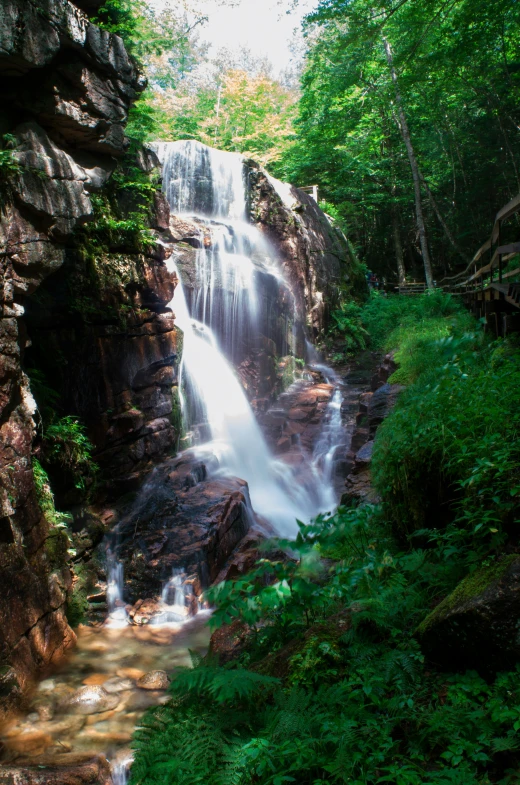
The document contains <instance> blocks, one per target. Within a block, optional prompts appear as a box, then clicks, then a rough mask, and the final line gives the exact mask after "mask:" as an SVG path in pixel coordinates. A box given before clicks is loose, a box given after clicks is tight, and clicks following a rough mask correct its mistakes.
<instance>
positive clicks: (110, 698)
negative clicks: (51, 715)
mask: <svg viewBox="0 0 520 785" xmlns="http://www.w3.org/2000/svg"><path fill="white" fill-rule="evenodd" d="M118 703H119V698H118V696H117V695H109V694H108V692H105V690H104V689H103V687H100V686H97V685H93V686H88V687H80V688H79V690H76V692H74V693H73V694H72V695H71V696H70V697H67V698H65V700H64V701H62V703H61V704H60V707H59V708H60V709H61V710H62V711H67V712H72V713H74V714H98V713H100V712H103V711H110V709H115V707H116V706H117V704H118Z"/></svg>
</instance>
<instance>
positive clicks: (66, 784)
mask: <svg viewBox="0 0 520 785" xmlns="http://www.w3.org/2000/svg"><path fill="white" fill-rule="evenodd" d="M0 785H113V783H112V777H111V774H110V766H109V764H108V761H107V760H106V758H105V757H104V756H103V755H96V756H94V757H92V756H91V755H70V754H63V755H55V756H52V757H49V758H45V757H43V758H40V759H39V760H38V763H37V764H36V763H34V764H31V763H28V764H22V763H20V764H18V765H17V766H0Z"/></svg>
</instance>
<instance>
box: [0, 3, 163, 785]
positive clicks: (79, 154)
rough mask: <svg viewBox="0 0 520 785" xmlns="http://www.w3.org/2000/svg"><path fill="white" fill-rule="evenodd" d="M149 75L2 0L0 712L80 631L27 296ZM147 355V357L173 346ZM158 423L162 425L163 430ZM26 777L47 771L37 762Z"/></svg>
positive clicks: (31, 9) (54, 265) (87, 200)
mask: <svg viewBox="0 0 520 785" xmlns="http://www.w3.org/2000/svg"><path fill="white" fill-rule="evenodd" d="M143 87H144V83H143V81H142V79H141V77H140V75H139V73H138V72H137V70H136V68H135V66H134V64H133V63H132V61H131V60H130V58H129V56H128V54H127V53H126V51H125V49H124V46H123V43H122V41H121V39H119V38H118V37H117V36H113V35H111V34H108V33H105V32H103V31H101V30H99V29H98V28H97V27H95V26H94V25H92V24H91V23H90V22H89V20H88V18H87V17H86V16H85V14H84V13H82V12H81V11H80V10H79V9H78V8H77V7H76V6H74V5H73V4H72V3H70V2H68V0H38V2H36V0H5V2H2V3H1V6H0V101H1V103H2V116H1V118H0V132H1V134H2V135H3V134H6V133H8V134H10V137H9V139H10V141H9V144H10V146H11V148H12V161H11V169H10V173H8V175H7V177H6V176H5V174H4V172H3V173H2V181H3V182H2V195H1V200H2V204H1V210H0V270H1V277H0V280H1V283H0V286H1V294H2V297H1V303H2V306H1V307H2V311H1V314H0V317H1V318H0V665H1V667H2V669H3V675H2V695H3V696H4V698H3V702H2V709H1V710H0V713H1V712H5V711H9V710H10V708H11V707H12V706H13V705H14V703H16V701H17V699H18V698H19V697H20V695H21V694H23V692H24V691H25V690H26V689H27V687H28V686H29V684H30V682H31V679H32V678H33V677H34V675H35V674H36V672H37V671H38V670H40V669H43V668H45V667H47V666H48V665H49V664H51V663H54V662H56V661H57V660H58V659H59V658H60V657H61V656H62V654H63V653H64V650H65V649H66V648H67V647H69V646H70V645H72V644H73V642H74V639H75V636H74V633H73V632H72V631H71V630H70V628H69V627H68V625H67V622H66V620H65V616H64V605H65V601H66V593H67V590H68V588H69V586H70V572H69V569H68V568H67V567H65V557H66V552H65V551H66V545H65V546H64V544H63V542H62V540H60V536H59V532H58V531H57V530H55V529H53V526H52V522H49V521H47V520H45V518H44V517H43V516H42V514H41V511H40V509H39V506H38V501H37V498H36V493H35V487H34V481H33V474H32V466H31V458H32V442H33V438H34V433H35V422H34V419H33V415H34V414H35V403H34V400H33V398H32V395H31V392H30V390H29V383H28V379H27V376H26V375H25V373H24V372H23V367H24V363H25V361H26V350H27V347H28V344H29V342H30V337H28V335H27V323H26V320H25V310H26V307H27V298H28V297H30V296H31V295H33V293H34V292H35V291H36V290H37V288H38V287H39V286H40V285H41V283H42V281H44V279H46V278H47V277H48V276H49V275H50V274H51V273H55V272H56V271H57V270H58V269H59V268H60V267H61V265H62V264H63V262H64V261H65V258H66V257H67V255H68V254H70V251H69V246H70V243H71V239H72V234H73V232H75V231H76V230H77V229H78V228H79V227H80V226H82V225H83V224H84V223H85V222H86V221H89V220H91V218H92V213H93V207H92V200H91V194H92V192H94V191H98V190H99V189H100V188H101V187H102V186H103V185H104V183H105V182H106V181H107V179H108V177H109V175H110V172H111V171H112V169H113V162H112V160H111V156H118V155H119V156H120V155H121V154H122V153H123V152H124V150H125V147H126V142H125V139H124V133H123V128H124V124H125V122H126V119H127V116H128V110H129V108H130V105H131V103H132V101H133V99H134V98H135V97H136V96H137V95H138V93H139V92H140V91H141V90H142V89H143ZM92 153H94V154H95V156H93V155H92ZM68 258H69V259H70V256H69V257H68ZM152 266H153V265H152ZM147 275H148V278H149V279H152V278H153V277H154V275H155V273H154V271H153V270H151V269H150V270H149V271H148V273H144V274H143V277H144V278H146V277H147ZM152 285H153V284H151V283H148V284H147V286H148V288H150V287H151V286H152ZM163 332H167V331H166V330H163ZM147 356H149V357H150V361H149V362H148V363H143V366H146V367H148V366H149V365H150V362H154V361H156V360H158V359H161V360H162V359H163V355H162V354H159V353H158V352H156V353H155V355H154V353H153V352H148V355H147ZM141 367H142V366H138V365H135V366H134V368H133V374H134V376H135V375H136V374H137V373H138V371H139V370H140V368H141ZM61 371H62V372H63V368H62V369H61ZM62 375H63V374H62ZM153 419H155V420H157V419H158V415H157V414H154V416H153ZM159 431H160V426H159V425H158V424H157V425H156V426H155V428H151V427H150V428H149V433H148V434H147V435H148V438H149V440H150V441H151V442H153V441H156V440H157V437H156V435H155V434H156V433H158V432H159ZM17 776H18V775H17ZM20 777H21V779H20ZM20 777H19V778H18V779H17V780H16V782H22V781H23V782H24V783H28V782H33V781H34V782H35V783H36V782H40V781H41V778H40V779H38V778H39V777H40V774H38V773H34V775H33V774H30V775H29V774H28V773H27V774H26V775H25V774H24V775H20ZM23 777H25V779H24V778H23ZM31 778H32V779H31ZM98 779H99V778H98ZM49 781H50V780H49ZM53 781H54V780H53ZM62 781H63V782H65V780H61V779H56V782H60V783H61V782H62ZM79 781H81V782H83V781H85V782H87V781H89V782H90V781H92V782H94V779H93V778H92V777H91V779H90V780H87V779H84V780H78V782H79ZM99 781H100V782H101V780H99ZM10 782H11V780H10Z"/></svg>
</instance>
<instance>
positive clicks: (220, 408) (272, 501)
mask: <svg viewBox="0 0 520 785" xmlns="http://www.w3.org/2000/svg"><path fill="white" fill-rule="evenodd" d="M167 264H168V267H169V269H170V270H172V271H174V272H177V275H179V272H178V270H177V268H176V265H175V261H174V259H173V257H172V258H171V259H170V260H169V261H168V263H167ZM170 307H171V309H172V311H173V312H174V314H175V321H176V324H177V326H178V327H179V328H180V329H181V330H182V331H183V333H184V343H183V353H182V364H181V374H180V376H181V380H184V378H185V377H187V378H186V381H187V387H188V390H189V394H190V397H193V398H194V399H195V408H196V409H197V410H198V411H199V412H203V413H204V415H205V419H206V421H207V423H208V425H209V429H210V432H211V438H212V442H211V448H212V450H213V451H214V453H215V454H216V456H217V458H218V462H219V465H220V467H221V470H222V471H223V472H225V473H227V474H231V475H234V476H236V477H241V478H242V479H244V480H246V481H247V483H248V485H249V493H250V497H251V503H252V507H253V509H254V510H255V511H256V512H257V513H259V514H260V515H262V516H263V517H265V518H267V520H269V521H270V522H271V523H272V524H273V525H274V526H275V527H276V529H277V531H278V532H279V533H280V534H282V535H284V536H290V535H292V534H295V533H296V531H297V526H296V519H297V518H299V519H300V520H307V519H308V518H309V517H310V515H312V514H313V512H314V510H315V501H314V500H313V499H312V497H311V496H310V495H309V494H308V493H307V491H306V490H305V489H303V488H301V487H299V486H298V484H297V483H295V478H294V476H293V473H292V471H291V470H290V468H289V467H288V466H285V465H284V464H283V463H281V462H280V461H275V460H274V459H273V456H272V455H271V453H270V451H269V449H268V447H267V444H266V442H265V439H264V436H263V434H262V431H261V430H260V427H259V425H258V423H257V421H256V418H255V416H254V414H253V411H252V409H251V406H250V405H249V401H248V400H247V398H246V395H245V393H244V390H243V389H242V386H241V385H240V382H239V381H238V379H237V377H236V375H235V373H234V371H233V369H232V367H231V365H230V364H229V362H228V361H227V360H226V358H225V357H224V355H223V354H222V352H221V351H220V350H219V348H218V345H217V341H216V339H215V336H214V334H213V332H212V331H211V330H210V329H209V328H208V327H207V326H206V325H204V324H202V323H201V322H198V321H195V320H194V319H192V317H191V316H190V313H189V311H188V306H187V303H186V298H185V296H184V290H183V286H182V281H181V280H180V277H179V284H178V285H177V287H176V289H175V295H174V297H173V299H172V301H171V303H170ZM205 448H206V449H207V448H208V445H205Z"/></svg>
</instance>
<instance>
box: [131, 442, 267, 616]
mask: <svg viewBox="0 0 520 785" xmlns="http://www.w3.org/2000/svg"><path fill="white" fill-rule="evenodd" d="M136 520H138V521H139V526H136ZM252 521H253V519H252V514H251V511H250V501H249V491H248V488H247V484H246V483H245V482H244V481H243V480H240V479H237V478H213V479H208V478H207V469H206V465H205V464H204V462H203V460H202V459H201V458H195V457H194V456H192V455H191V454H190V453H185V454H183V455H181V456H179V458H176V459H175V458H174V459H170V460H168V461H165V462H164V463H162V464H161V465H160V466H159V467H157V468H156V469H155V470H154V471H153V472H152V474H151V475H150V477H149V479H148V480H147V483H146V485H145V486H144V487H143V489H142V491H141V493H140V495H139V497H138V499H137V502H136V503H135V505H134V506H133V507H132V508H131V509H130V510H129V511H128V513H127V515H126V517H125V518H123V520H122V521H121V523H120V524H119V526H118V536H119V539H120V547H119V548H118V554H119V556H120V558H121V559H122V561H123V563H124V574H125V592H126V596H125V600H126V601H129V602H135V601H136V600H137V599H140V600H142V599H146V598H154V597H156V596H157V595H160V593H161V589H162V586H163V584H164V583H165V582H166V581H167V580H168V579H169V578H170V577H171V575H172V572H173V570H174V569H177V568H183V569H184V570H185V572H186V574H187V575H188V576H193V581H194V584H195V585H194V589H195V593H196V594H200V591H201V588H204V587H206V586H208V585H209V584H210V583H211V582H212V581H214V580H215V578H216V577H217V575H218V573H219V571H220V570H221V568H222V566H223V565H224V564H225V562H226V560H227V559H228V558H229V556H230V555H231V554H232V553H233V551H234V549H235V548H236V546H237V545H238V544H239V543H240V542H241V540H242V539H243V538H244V537H245V535H246V534H247V532H248V530H249V528H250V526H251V524H252ZM140 609H141V604H140V605H139V607H137V605H136V606H135V608H134V610H133V613H134V616H135V615H138V614H139V611H140Z"/></svg>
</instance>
